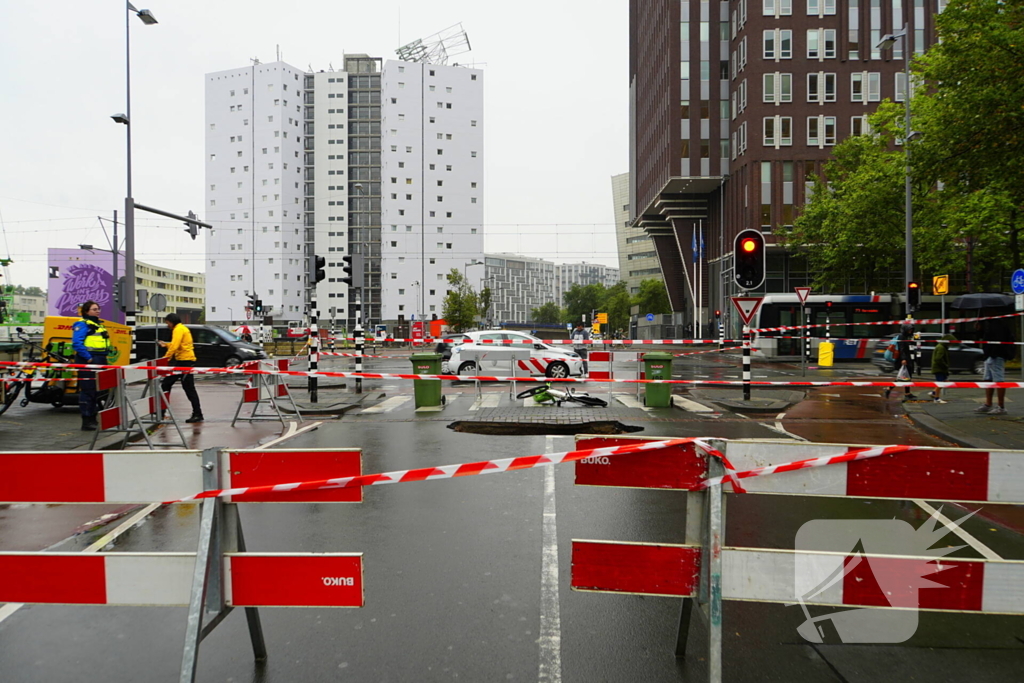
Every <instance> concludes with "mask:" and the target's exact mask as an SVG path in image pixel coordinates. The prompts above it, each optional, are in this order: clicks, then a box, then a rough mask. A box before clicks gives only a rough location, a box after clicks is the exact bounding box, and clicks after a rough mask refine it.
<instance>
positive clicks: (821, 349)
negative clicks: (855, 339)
mask: <svg viewBox="0 0 1024 683" xmlns="http://www.w3.org/2000/svg"><path fill="white" fill-rule="evenodd" d="M835 346H836V345H835V344H833V343H832V342H827V341H823V342H821V343H820V344H818V365H820V366H821V367H823V368H830V367H832V359H833V357H834V356H835Z"/></svg>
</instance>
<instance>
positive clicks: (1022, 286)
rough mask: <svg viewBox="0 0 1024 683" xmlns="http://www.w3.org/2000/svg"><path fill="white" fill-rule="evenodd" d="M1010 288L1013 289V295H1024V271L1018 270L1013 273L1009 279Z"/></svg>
mask: <svg viewBox="0 0 1024 683" xmlns="http://www.w3.org/2000/svg"><path fill="white" fill-rule="evenodd" d="M1010 286H1011V287H1013V293H1014V294H1024V269H1021V268H1018V269H1017V270H1015V271H1013V275H1012V276H1011V277H1010Z"/></svg>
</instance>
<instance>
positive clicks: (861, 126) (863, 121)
mask: <svg viewBox="0 0 1024 683" xmlns="http://www.w3.org/2000/svg"><path fill="white" fill-rule="evenodd" d="M870 132H871V126H869V125H868V117H867V116H854V117H852V118H851V119H850V135H867V134H868V133H870Z"/></svg>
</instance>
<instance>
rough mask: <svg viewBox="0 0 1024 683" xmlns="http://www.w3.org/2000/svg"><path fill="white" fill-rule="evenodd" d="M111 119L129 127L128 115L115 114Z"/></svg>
mask: <svg viewBox="0 0 1024 683" xmlns="http://www.w3.org/2000/svg"><path fill="white" fill-rule="evenodd" d="M110 118H112V119H114V121H116V122H117V123H123V124H124V125H126V126H127V125H128V115H127V114H114V115H113V116H111V117H110Z"/></svg>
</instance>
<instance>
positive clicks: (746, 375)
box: [743, 324, 750, 401]
mask: <svg viewBox="0 0 1024 683" xmlns="http://www.w3.org/2000/svg"><path fill="white" fill-rule="evenodd" d="M743 400H744V401H749V400H750V327H749V326H747V325H746V324H744V325H743Z"/></svg>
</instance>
